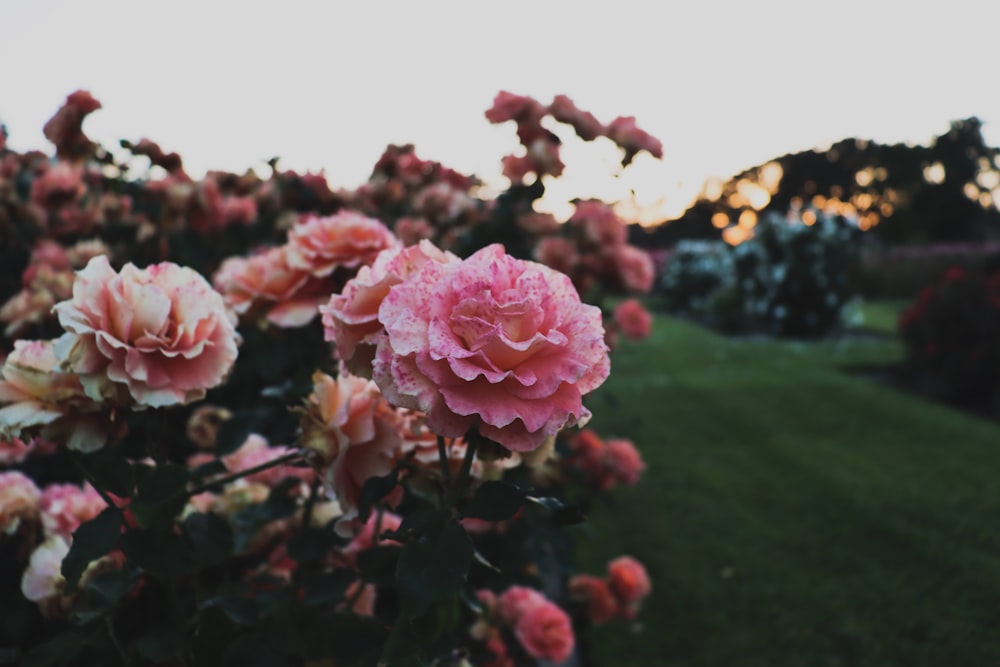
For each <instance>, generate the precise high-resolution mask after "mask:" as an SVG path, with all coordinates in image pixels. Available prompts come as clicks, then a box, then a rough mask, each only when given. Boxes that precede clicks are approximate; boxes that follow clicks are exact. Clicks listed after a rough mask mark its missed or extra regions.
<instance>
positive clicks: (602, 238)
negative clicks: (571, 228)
mask: <svg viewBox="0 0 1000 667" xmlns="http://www.w3.org/2000/svg"><path fill="white" fill-rule="evenodd" d="M569 224H571V225H576V226H578V227H579V228H580V229H582V230H583V234H584V237H585V238H586V239H587V241H589V243H590V244H592V245H593V246H595V247H596V248H599V249H601V250H602V251H603V250H608V249H613V248H616V247H618V246H621V245H624V244H625V242H626V241H627V240H628V229H627V228H626V227H625V223H623V222H622V220H621V218H619V217H618V215H617V214H616V213H615V211H614V209H613V208H612V207H611V206H609V205H608V204H605V203H604V202H602V201H599V200H596V199H586V200H583V201H580V202H577V203H576V210H575V211H574V212H573V215H572V216H571V217H570V219H569Z"/></svg>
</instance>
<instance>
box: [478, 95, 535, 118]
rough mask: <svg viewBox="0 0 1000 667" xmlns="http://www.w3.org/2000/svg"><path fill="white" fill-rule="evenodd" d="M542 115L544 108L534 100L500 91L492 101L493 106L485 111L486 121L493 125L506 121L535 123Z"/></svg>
mask: <svg viewBox="0 0 1000 667" xmlns="http://www.w3.org/2000/svg"><path fill="white" fill-rule="evenodd" d="M544 115H545V107H543V106H542V105H541V104H540V103H539V102H538V101H537V100H536V99H535V98H533V97H528V96H527V95H515V94H514V93H509V92H507V91H506V90H501V91H500V92H499V93H497V96H496V97H495V98H494V99H493V106H492V107H490V108H489V109H488V110H487V111H486V120H488V121H490V122H491V123H494V124H496V123H504V122H506V121H508V120H516V121H518V122H536V123H537V122H538V121H540V120H541V119H542V117H543V116H544Z"/></svg>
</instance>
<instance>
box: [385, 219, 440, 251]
mask: <svg viewBox="0 0 1000 667" xmlns="http://www.w3.org/2000/svg"><path fill="white" fill-rule="evenodd" d="M393 231H395V232H396V236H397V237H398V238H399V241H400V242H401V243H402V244H403V245H404V246H406V247H407V248H409V247H410V246H413V245H417V244H418V243H420V242H421V241H423V240H424V239H429V238H431V237H432V236H434V228H433V227H431V223H429V222H427V221H426V220H425V219H423V218H400V219H399V220H397V221H396V226H395V228H394V230H393Z"/></svg>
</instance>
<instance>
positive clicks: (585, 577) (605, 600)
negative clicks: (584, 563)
mask: <svg viewBox="0 0 1000 667" xmlns="http://www.w3.org/2000/svg"><path fill="white" fill-rule="evenodd" d="M569 595H570V597H571V598H572V599H574V600H578V601H580V602H582V603H584V604H585V605H586V609H587V619H588V620H589V621H590V622H591V623H593V624H594V625H603V624H604V623H607V622H608V621H610V620H611V619H613V618H614V617H615V616H617V615H618V611H619V609H618V600H617V599H616V598H615V596H614V594H613V593H612V592H611V588H609V587H608V582H606V581H605V580H604V579H600V578H598V577H595V576H592V575H589V574H578V575H576V576H574V577H573V578H571V579H570V580H569Z"/></svg>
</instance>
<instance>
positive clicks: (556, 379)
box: [373, 245, 610, 451]
mask: <svg viewBox="0 0 1000 667" xmlns="http://www.w3.org/2000/svg"><path fill="white" fill-rule="evenodd" d="M379 321H381V322H382V323H383V324H384V325H385V330H386V335H385V336H383V337H381V338H380V339H379V341H378V345H377V349H376V353H375V361H374V364H373V377H374V379H375V381H376V382H377V383H378V385H379V386H380V387H381V388H382V391H383V393H384V394H385V396H386V398H387V399H388V400H389V401H390V402H391V403H393V404H394V405H397V406H400V407H405V408H410V409H413V410H420V411H422V412H425V413H426V414H427V425H428V426H429V427H430V429H431V430H432V431H434V432H435V433H437V434H439V435H443V436H445V437H460V436H464V435H465V434H466V433H467V432H468V431H469V430H470V429H472V428H476V429H478V430H479V433H480V434H482V435H483V436H484V437H486V438H490V439H492V440H494V441H496V442H498V443H500V444H501V445H503V446H504V447H506V448H507V449H510V450H513V451H529V450H532V449H536V448H538V447H539V446H541V445H542V444H543V443H544V442H545V440H546V438H548V437H550V436H554V435H555V434H556V433H557V432H558V431H559V430H561V429H562V428H564V427H566V426H572V425H574V424H577V423H583V422H585V421H586V420H587V419H588V418H589V417H590V412H589V411H588V410H587V409H586V408H585V407H584V406H583V402H582V397H583V395H584V394H586V393H589V392H590V391H592V390H594V389H596V388H597V387H598V386H600V384H601V383H602V382H604V380H605V379H606V378H607V376H608V372H609V370H610V360H609V358H608V349H607V346H605V344H604V328H603V326H602V324H601V314H600V310H599V309H598V308H596V307H594V306H590V305H586V304H583V303H581V301H580V297H579V295H578V294H577V292H576V290H575V289H574V287H573V284H572V283H571V282H570V280H569V278H567V277H566V276H565V275H563V274H561V273H557V272H555V271H553V270H551V269H549V268H548V267H546V266H543V265H541V264H536V263H534V262H527V261H523V260H519V259H515V258H514V257H511V256H510V255H507V254H506V252H504V249H503V246H500V245H492V246H489V247H486V248H483V249H482V250H480V251H478V252H476V253H475V254H474V255H472V256H471V257H469V258H468V259H466V260H464V261H462V262H458V263H447V264H442V263H439V262H427V263H425V264H424V265H423V267H421V268H420V270H419V271H417V272H416V273H414V274H413V275H411V276H410V277H409V278H408V279H407V280H405V281H404V282H402V283H400V284H399V285H396V286H394V287H393V288H392V289H390V291H389V294H388V295H387V296H386V297H385V299H383V301H382V305H381V307H380V308H379Z"/></svg>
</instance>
